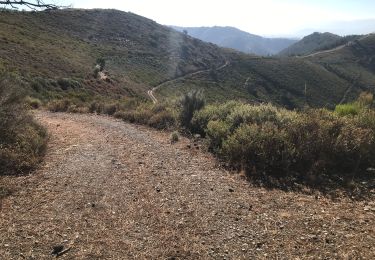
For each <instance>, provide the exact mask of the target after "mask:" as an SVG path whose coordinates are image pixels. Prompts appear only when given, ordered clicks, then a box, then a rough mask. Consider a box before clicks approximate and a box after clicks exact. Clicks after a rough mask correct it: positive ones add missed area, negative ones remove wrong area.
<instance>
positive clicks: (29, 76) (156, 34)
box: [0, 9, 374, 108]
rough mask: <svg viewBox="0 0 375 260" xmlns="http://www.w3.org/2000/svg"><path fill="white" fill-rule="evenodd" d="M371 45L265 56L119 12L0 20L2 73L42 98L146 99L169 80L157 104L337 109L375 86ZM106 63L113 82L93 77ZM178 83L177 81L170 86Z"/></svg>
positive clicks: (16, 15)
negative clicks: (192, 99) (197, 100)
mask: <svg viewBox="0 0 375 260" xmlns="http://www.w3.org/2000/svg"><path fill="white" fill-rule="evenodd" d="M372 46H374V45H373V36H370V37H368V38H366V39H362V40H360V41H358V44H357V45H353V46H348V48H345V49H342V50H340V51H337V52H332V53H322V54H321V55H316V56H314V57H306V58H276V57H273V58H267V57H257V56H252V55H246V54H243V53H237V52H235V51H233V50H228V49H224V48H219V47H218V46H216V45H214V44H210V43H205V42H203V41H201V40H198V39H195V38H193V37H190V36H188V35H184V34H183V33H179V32H177V31H175V30H173V29H170V28H168V27H166V26H163V25H160V24H157V23H156V22H154V21H152V20H149V19H147V18H144V17H141V16H138V15H135V14H132V13H127V12H121V11H116V10H77V9H69V10H59V11H48V12H9V11H2V12H1V15H0V70H5V71H8V72H12V73H13V74H16V75H18V76H19V77H21V78H22V79H24V80H25V81H28V82H30V83H31V84H30V85H31V87H30V91H31V92H32V93H33V94H34V95H36V96H37V97H39V98H43V99H51V98H61V97H64V96H74V97H79V98H80V99H82V100H83V101H85V100H87V99H89V98H90V97H92V96H104V97H110V98H116V99H117V98H121V97H124V96H125V97H127V96H135V97H138V98H140V99H144V100H147V98H148V97H147V94H146V93H147V90H149V89H151V88H153V87H155V86H157V85H158V84H160V83H162V82H167V83H166V84H165V85H163V87H161V88H159V89H158V90H157V91H156V93H155V95H156V96H157V97H158V99H159V100H165V99H168V100H170V99H171V98H172V99H173V98H177V97H178V96H179V95H180V94H182V93H185V92H186V91H189V90H191V89H197V88H199V89H202V90H204V91H205V93H206V98H207V100H208V101H210V102H211V101H213V102H214V101H223V100H228V99H242V100H244V101H249V102H273V103H276V104H279V105H283V106H286V107H289V108H295V107H303V106H305V105H310V106H315V107H316V106H328V107H332V106H334V105H335V104H337V103H339V102H340V101H342V99H343V98H348V99H350V98H354V96H355V95H356V94H358V93H359V92H360V91H361V90H362V89H365V85H368V84H369V83H370V82H372V79H373V69H374V61H373V59H372V57H373V54H374V50H373V47H372ZM98 58H102V59H104V60H105V63H106V65H105V72H106V73H107V74H108V79H105V80H104V79H103V78H100V77H99V78H95V77H94V67H95V65H96V61H97V59H98ZM224 64H227V66H225V67H223V65H224ZM327 64H328V65H327ZM219 68H220V69H219ZM337 70H342V71H344V73H340V72H337ZM351 70H353V72H350V71H351ZM199 71H201V73H195V74H193V73H194V72H199ZM347 71H349V72H347ZM358 71H360V72H358ZM346 74H350V75H361V77H358V76H356V77H357V78H360V79H361V80H357V81H356V84H353V80H352V78H351V77H348V76H347V75H346ZM175 78H179V80H177V81H170V83H168V82H169V80H171V79H175ZM353 85H354V87H353ZM348 90H350V91H348ZM348 93H349V95H348Z"/></svg>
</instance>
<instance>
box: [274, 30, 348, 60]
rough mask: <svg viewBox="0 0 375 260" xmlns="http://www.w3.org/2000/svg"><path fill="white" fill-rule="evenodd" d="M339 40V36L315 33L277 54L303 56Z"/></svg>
mask: <svg viewBox="0 0 375 260" xmlns="http://www.w3.org/2000/svg"><path fill="white" fill-rule="evenodd" d="M340 39H341V37H340V36H339V35H335V34H332V33H328V32H326V33H318V32H315V33H313V34H310V35H308V36H306V37H304V38H303V39H302V40H300V41H298V42H296V43H294V44H293V45H291V46H289V47H288V48H286V49H284V50H282V51H281V52H280V53H279V54H280V55H287V56H297V55H305V54H309V53H312V52H314V51H317V50H320V49H324V48H326V47H327V46H330V45H333V44H335V43H336V42H337V41H339V40H340Z"/></svg>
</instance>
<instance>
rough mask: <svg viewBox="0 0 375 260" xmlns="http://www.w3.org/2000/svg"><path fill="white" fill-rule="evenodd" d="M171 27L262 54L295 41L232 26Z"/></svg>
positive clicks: (274, 52) (193, 35)
mask: <svg viewBox="0 0 375 260" xmlns="http://www.w3.org/2000/svg"><path fill="white" fill-rule="evenodd" d="M171 27H172V28H174V29H176V30H178V31H181V32H182V31H184V30H186V31H187V33H188V34H189V35H190V36H192V37H195V38H198V39H200V40H203V41H206V42H211V43H215V44H217V45H219V46H221V47H227V48H232V49H235V50H238V51H242V52H245V53H251V54H256V55H263V56H267V55H273V54H277V53H279V52H280V51H281V50H283V49H285V48H287V47H289V46H290V45H292V44H294V43H296V42H297V40H295V39H287V38H264V37H261V36H258V35H254V34H250V33H247V32H244V31H241V30H239V29H237V28H234V27H220V26H214V27H177V26H171Z"/></svg>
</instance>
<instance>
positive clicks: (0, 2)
mask: <svg viewBox="0 0 375 260" xmlns="http://www.w3.org/2000/svg"><path fill="white" fill-rule="evenodd" d="M0 6H3V7H8V6H10V7H11V8H12V9H18V8H19V7H21V6H25V7H28V8H29V9H31V10H38V9H39V10H40V9H59V8H62V7H63V6H59V5H56V4H51V3H45V2H44V1H42V0H35V1H31V0H28V1H24V0H5V1H4V0H0Z"/></svg>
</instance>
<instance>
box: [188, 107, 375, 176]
mask: <svg viewBox="0 0 375 260" xmlns="http://www.w3.org/2000/svg"><path fill="white" fill-rule="evenodd" d="M191 126H192V129H194V130H195V132H197V133H200V134H202V133H203V134H204V135H206V136H207V138H208V140H209V148H210V149H211V150H212V151H213V152H215V153H216V154H218V155H219V156H221V157H222V158H224V159H226V160H228V161H229V162H230V163H231V164H232V165H233V166H236V167H239V168H240V167H241V168H244V169H245V170H246V171H247V172H248V173H261V174H267V175H269V176H274V177H282V176H293V177H294V178H296V179H300V180H306V181H308V182H311V181H312V180H314V181H319V180H321V179H322V178H323V177H328V178H336V177H337V176H339V177H340V178H344V179H350V178H353V177H354V175H358V174H361V173H362V172H364V171H365V170H366V169H367V168H368V167H373V166H374V163H375V155H374V151H375V136H374V133H375V114H374V111H372V110H367V111H366V112H363V113H360V116H356V117H345V116H344V117H343V116H340V115H339V114H338V113H335V112H331V111H328V110H324V109H318V110H308V111H303V112H295V111H289V110H286V109H283V108H277V107H275V106H272V105H269V104H262V105H249V104H243V103H240V102H234V101H230V102H227V103H225V104H220V105H208V106H206V107H205V108H204V109H202V110H200V111H198V112H196V113H195V114H194V117H193V119H192V123H191Z"/></svg>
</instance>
